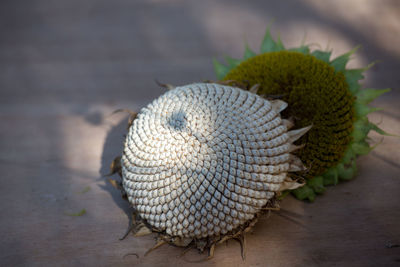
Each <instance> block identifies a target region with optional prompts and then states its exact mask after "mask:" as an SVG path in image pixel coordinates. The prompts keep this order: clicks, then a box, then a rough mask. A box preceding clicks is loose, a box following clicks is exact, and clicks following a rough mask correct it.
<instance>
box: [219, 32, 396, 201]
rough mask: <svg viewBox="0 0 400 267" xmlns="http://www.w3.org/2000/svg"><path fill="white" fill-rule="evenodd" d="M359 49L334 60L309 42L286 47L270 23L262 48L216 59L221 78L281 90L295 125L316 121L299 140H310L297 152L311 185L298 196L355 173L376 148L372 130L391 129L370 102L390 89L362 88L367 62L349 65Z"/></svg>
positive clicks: (269, 92)
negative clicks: (372, 117)
mask: <svg viewBox="0 0 400 267" xmlns="http://www.w3.org/2000/svg"><path fill="white" fill-rule="evenodd" d="M355 50H356V49H354V50H352V51H350V52H348V53H345V54H343V55H341V56H339V57H337V58H335V59H333V60H331V59H330V57H331V52H327V51H321V50H316V51H313V52H311V51H310V49H309V47H308V46H305V45H302V46H300V47H298V48H292V49H285V48H284V46H283V44H282V42H281V41H280V40H279V39H278V41H275V40H273V38H272V37H271V35H270V33H269V30H268V29H267V32H266V35H265V37H264V40H263V42H262V44H261V49H260V54H257V53H255V52H253V51H252V50H251V49H249V48H248V47H247V46H246V49H245V53H244V57H243V59H233V58H229V57H227V58H226V61H227V63H228V64H227V65H223V64H221V63H219V62H217V61H216V60H214V66H215V70H216V73H217V76H218V78H219V79H220V80H224V81H227V80H234V81H237V82H239V83H241V84H246V85H247V86H248V88H250V87H252V86H253V85H255V84H259V85H260V87H259V89H258V91H257V93H258V94H261V95H265V96H266V97H271V96H274V97H276V96H280V97H282V99H283V100H284V101H286V102H287V103H288V104H289V105H288V109H287V110H286V111H285V113H284V116H286V117H288V118H292V119H293V120H294V122H295V127H296V128H300V127H304V126H307V125H313V127H312V129H311V130H310V131H309V133H308V134H307V135H305V136H304V137H302V139H300V140H299V141H298V143H299V144H300V143H301V144H305V147H304V148H303V149H302V150H299V151H298V156H299V157H300V158H301V160H302V161H303V162H304V163H305V165H306V166H308V167H309V170H308V172H307V173H302V174H299V175H301V176H303V177H305V178H308V179H307V185H306V186H304V187H301V188H299V189H296V190H295V191H293V193H294V195H295V196H296V197H297V198H299V199H308V200H310V201H313V200H314V198H315V196H316V194H320V193H322V192H324V191H325V186H326V185H334V184H337V183H338V182H339V180H349V179H351V178H352V177H354V175H355V174H356V171H357V168H356V163H355V159H356V157H357V156H358V155H364V154H367V153H368V152H369V151H370V150H371V149H372V148H371V147H370V145H369V144H368V143H367V142H366V138H367V135H368V133H369V131H370V130H375V131H377V132H378V133H380V134H386V133H385V132H384V131H383V130H381V129H379V128H378V127H377V126H376V125H375V124H373V123H371V122H369V121H368V118H367V116H366V115H367V114H368V113H370V112H372V111H375V110H376V109H374V108H371V107H369V106H368V105H367V104H368V103H369V102H371V101H372V100H373V99H375V98H376V97H378V96H379V95H381V94H383V93H385V92H387V91H389V89H383V90H375V89H363V90H362V89H360V88H361V86H360V84H359V81H360V80H361V79H363V78H364V76H363V72H364V71H365V70H366V69H368V67H367V68H363V69H346V64H347V62H348V61H349V59H350V56H351V55H352V54H353V53H354V52H355Z"/></svg>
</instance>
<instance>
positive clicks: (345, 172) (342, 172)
mask: <svg viewBox="0 0 400 267" xmlns="http://www.w3.org/2000/svg"><path fill="white" fill-rule="evenodd" d="M356 173H357V165H356V162H355V160H353V162H352V163H351V165H350V166H348V167H345V165H344V164H339V165H338V174H339V178H340V179H341V180H346V181H347V180H351V179H353V177H354V176H355V175H356Z"/></svg>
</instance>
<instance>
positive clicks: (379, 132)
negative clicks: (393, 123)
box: [368, 122, 399, 137]
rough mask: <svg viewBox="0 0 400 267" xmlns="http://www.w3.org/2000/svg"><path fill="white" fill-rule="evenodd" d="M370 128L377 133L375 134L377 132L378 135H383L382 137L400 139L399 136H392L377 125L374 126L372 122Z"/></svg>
mask: <svg viewBox="0 0 400 267" xmlns="http://www.w3.org/2000/svg"><path fill="white" fill-rule="evenodd" d="M368 127H369V128H370V129H371V130H373V131H375V132H377V133H378V134H381V135H386V136H396V137H399V136H398V135H395V134H390V133H387V132H385V131H384V130H382V129H381V128H379V127H378V126H377V125H376V124H374V123H372V122H368Z"/></svg>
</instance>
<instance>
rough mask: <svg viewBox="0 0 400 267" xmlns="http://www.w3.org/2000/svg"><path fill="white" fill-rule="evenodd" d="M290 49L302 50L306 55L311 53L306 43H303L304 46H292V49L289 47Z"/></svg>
mask: <svg viewBox="0 0 400 267" xmlns="http://www.w3.org/2000/svg"><path fill="white" fill-rule="evenodd" d="M288 51H295V52H300V53H302V54H305V55H308V54H310V48H309V47H308V46H306V45H302V46H300V47H296V48H291V49H288Z"/></svg>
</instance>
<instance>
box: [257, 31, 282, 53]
mask: <svg viewBox="0 0 400 267" xmlns="http://www.w3.org/2000/svg"><path fill="white" fill-rule="evenodd" d="M284 49H285V47H284V46H283V44H282V41H281V40H280V38H278V42H275V41H274V39H272V36H271V33H270V31H269V27H268V28H267V30H266V31H265V35H264V39H263V41H262V43H261V48H260V52H261V53H267V52H276V51H281V50H284Z"/></svg>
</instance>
